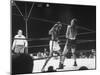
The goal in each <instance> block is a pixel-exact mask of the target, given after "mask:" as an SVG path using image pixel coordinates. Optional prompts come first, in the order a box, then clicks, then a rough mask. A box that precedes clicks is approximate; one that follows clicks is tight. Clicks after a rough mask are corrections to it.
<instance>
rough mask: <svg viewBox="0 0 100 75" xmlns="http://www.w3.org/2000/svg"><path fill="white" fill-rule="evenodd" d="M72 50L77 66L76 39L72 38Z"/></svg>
mask: <svg viewBox="0 0 100 75" xmlns="http://www.w3.org/2000/svg"><path fill="white" fill-rule="evenodd" d="M71 44H72V45H71V51H72V55H73V59H74V66H77V64H76V53H75V49H76V41H75V40H72V42H71Z"/></svg>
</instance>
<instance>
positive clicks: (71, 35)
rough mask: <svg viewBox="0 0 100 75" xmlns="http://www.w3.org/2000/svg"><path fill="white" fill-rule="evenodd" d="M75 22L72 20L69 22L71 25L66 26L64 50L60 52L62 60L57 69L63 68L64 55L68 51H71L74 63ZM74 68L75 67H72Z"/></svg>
mask: <svg viewBox="0 0 100 75" xmlns="http://www.w3.org/2000/svg"><path fill="white" fill-rule="evenodd" d="M76 25H77V20H76V19H75V18H74V19H72V20H71V25H68V26H67V31H66V44H65V47H64V50H63V52H62V55H63V56H62V58H61V62H60V64H59V69H63V67H64V65H63V64H64V60H65V55H66V54H67V53H68V51H69V50H70V49H71V51H72V55H73V57H74V62H75V63H76V56H75V49H76V36H77V28H76ZM74 66H75V65H74Z"/></svg>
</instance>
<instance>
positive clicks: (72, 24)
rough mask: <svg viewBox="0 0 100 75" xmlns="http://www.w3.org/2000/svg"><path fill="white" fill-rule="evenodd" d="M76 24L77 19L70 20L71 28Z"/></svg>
mask: <svg viewBox="0 0 100 75" xmlns="http://www.w3.org/2000/svg"><path fill="white" fill-rule="evenodd" d="M76 23H77V19H76V18H73V19H72V20H71V26H74V25H76Z"/></svg>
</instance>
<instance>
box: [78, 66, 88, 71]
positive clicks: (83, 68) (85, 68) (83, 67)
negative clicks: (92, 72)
mask: <svg viewBox="0 0 100 75" xmlns="http://www.w3.org/2000/svg"><path fill="white" fill-rule="evenodd" d="M79 70H88V68H87V67H86V66H82V67H80V68H79Z"/></svg>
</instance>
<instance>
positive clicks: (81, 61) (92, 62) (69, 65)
mask: <svg viewBox="0 0 100 75" xmlns="http://www.w3.org/2000/svg"><path fill="white" fill-rule="evenodd" d="M14 4H15V5H16V3H15V2H14ZM33 6H34V3H33V4H32V7H31V9H30V12H29V14H28V15H27V16H25V17H24V20H25V24H26V25H25V27H26V39H25V40H27V41H28V42H29V41H36V40H38V41H41V40H42V41H48V42H49V37H44V38H38V39H34V38H28V24H27V21H28V18H29V17H30V14H31V11H32V9H33ZM16 7H17V9H18V11H19V12H20V14H21V16H22V17H23V14H22V12H21V11H20V9H19V8H18V6H17V5H16ZM25 13H26V14H27V12H26V11H25ZM31 18H32V19H35V20H38V21H43V22H49V23H52V24H55V23H56V22H55V21H51V20H46V19H40V18H35V17H31ZM62 24H63V25H66V26H67V25H68V24H66V23H62ZM78 27H79V28H80V29H83V30H87V32H84V33H79V34H78V36H81V35H87V34H93V33H96V31H94V30H92V29H88V28H85V27H82V26H78ZM61 37H62V38H63V37H65V35H60V36H59V38H61ZM60 41H66V39H61V40H60ZM86 42H90V43H91V42H96V40H82V39H81V40H78V41H77V43H78V44H80V43H86ZM60 45H65V43H62V42H61V43H60ZM48 46H49V44H46V45H37V46H36V45H35V46H34V45H33V46H28V49H29V48H35V47H38V48H39V47H44V48H45V47H48ZM80 52H81V51H79V52H78V53H80ZM87 52H91V50H88V51H85V50H84V53H87ZM27 54H29V55H30V56H31V57H32V58H33V60H34V62H33V63H34V67H33V73H36V72H41V69H42V67H43V65H44V63H45V61H46V58H48V55H47V56H43V57H38V56H34V55H33V54H32V53H28V52H27ZM56 57H57V58H56ZM59 61H60V58H59V56H52V58H51V59H50V61H49V62H48V64H47V65H46V67H45V70H47V69H48V67H49V66H53V67H54V69H56V70H57V71H73V70H78V69H79V68H80V67H81V66H86V67H87V68H88V69H96V57H95V55H94V57H92V58H77V59H76V62H77V66H73V64H74V60H73V58H66V59H65V62H64V65H65V67H64V69H57V68H58V65H59Z"/></svg>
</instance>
